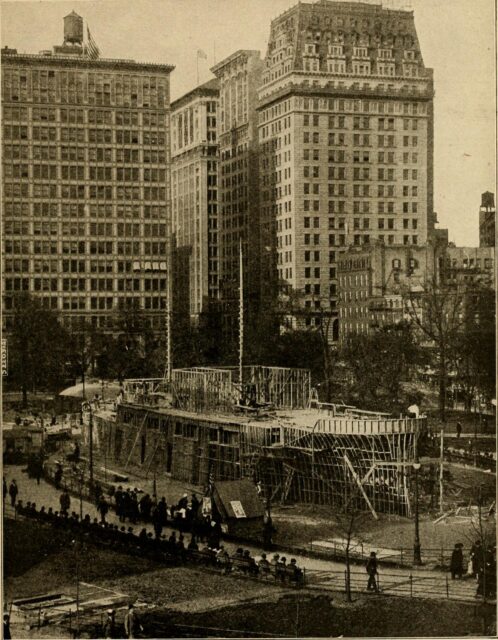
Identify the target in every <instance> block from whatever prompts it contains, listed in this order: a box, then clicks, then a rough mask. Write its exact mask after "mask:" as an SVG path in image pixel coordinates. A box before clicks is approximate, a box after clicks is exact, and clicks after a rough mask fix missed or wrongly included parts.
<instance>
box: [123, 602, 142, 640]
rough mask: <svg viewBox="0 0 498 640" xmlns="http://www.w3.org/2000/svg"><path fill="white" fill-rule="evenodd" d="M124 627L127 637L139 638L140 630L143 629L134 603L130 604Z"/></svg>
mask: <svg viewBox="0 0 498 640" xmlns="http://www.w3.org/2000/svg"><path fill="white" fill-rule="evenodd" d="M124 627H125V633H126V637H127V638H138V634H139V632H140V631H143V627H142V625H141V624H140V620H139V619H138V615H137V613H136V611H135V608H134V606H133V604H129V605H128V611H127V613H126V615H125V619H124Z"/></svg>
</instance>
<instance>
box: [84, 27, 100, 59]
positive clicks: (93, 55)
mask: <svg viewBox="0 0 498 640" xmlns="http://www.w3.org/2000/svg"><path fill="white" fill-rule="evenodd" d="M86 33H87V45H86V53H87V56H88V57H89V58H90V60H98V59H99V57H100V51H99V48H98V47H97V45H96V44H95V40H94V39H93V38H92V34H91V33H90V29H89V28H88V25H87V27H86Z"/></svg>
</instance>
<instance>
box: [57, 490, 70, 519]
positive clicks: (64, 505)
mask: <svg viewBox="0 0 498 640" xmlns="http://www.w3.org/2000/svg"><path fill="white" fill-rule="evenodd" d="M59 504H60V505H61V515H64V514H66V515H67V514H68V513H69V508H70V506H71V498H70V497H69V493H68V492H67V489H64V491H63V492H62V493H61V497H60V498H59Z"/></svg>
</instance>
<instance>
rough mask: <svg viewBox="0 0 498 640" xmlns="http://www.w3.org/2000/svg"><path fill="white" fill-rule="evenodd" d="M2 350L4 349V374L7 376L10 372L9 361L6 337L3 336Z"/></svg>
mask: <svg viewBox="0 0 498 640" xmlns="http://www.w3.org/2000/svg"><path fill="white" fill-rule="evenodd" d="M1 350H2V376H6V375H8V372H9V361H8V351H7V339H6V338H2V344H1Z"/></svg>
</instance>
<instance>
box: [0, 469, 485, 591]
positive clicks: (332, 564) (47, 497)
mask: <svg viewBox="0 0 498 640" xmlns="http://www.w3.org/2000/svg"><path fill="white" fill-rule="evenodd" d="M4 475H5V478H6V480H7V483H8V484H9V483H10V481H11V480H12V479H13V478H15V479H16V482H17V484H18V487H19V495H18V500H22V501H23V502H24V503H26V502H27V501H30V502H33V501H34V502H35V503H36V506H37V508H38V509H39V508H40V507H41V506H42V505H43V506H45V509H48V508H49V507H52V508H53V509H54V511H55V510H59V506H60V505H59V496H60V492H59V491H57V490H56V489H55V487H54V486H53V485H51V484H48V483H47V482H45V481H44V480H41V482H40V484H39V485H38V484H37V483H36V480H34V479H30V478H28V476H27V474H26V473H23V472H22V467H20V466H5V467H4ZM7 499H8V496H7ZM82 506H83V515H85V514H87V513H88V514H89V515H90V517H91V518H92V519H93V518H95V517H98V513H97V509H96V507H95V505H94V504H92V503H90V502H88V501H87V500H83V501H82ZM79 510H80V501H79V499H77V498H75V497H73V496H71V507H70V511H76V513H79ZM107 520H108V521H109V522H112V523H113V524H118V525H119V526H123V523H120V522H119V519H118V518H117V516H116V515H115V513H114V512H113V511H112V512H110V513H109V514H108V517H107ZM125 526H126V527H128V526H131V525H130V524H129V523H126V524H125ZM142 527H145V528H146V529H147V531H151V532H153V527H152V525H151V524H150V523H138V524H137V525H133V528H134V532H135V533H138V532H139V531H140V529H142ZM172 530H173V529H171V528H170V527H166V528H165V529H163V533H164V534H165V535H167V536H169V534H170V532H171V531H172ZM189 538H190V536H189V534H186V540H187V541H188V540H189ZM223 544H224V546H225V548H226V549H227V551H228V552H229V553H230V554H232V553H233V552H234V551H235V549H236V548H237V547H238V546H240V545H239V544H237V543H234V542H227V541H224V543H223ZM243 547H244V549H249V550H250V551H251V554H252V555H253V556H255V557H258V556H260V555H261V553H262V549H261V548H259V547H256V546H254V545H248V544H245V543H244V544H243ZM293 557H295V558H296V560H297V563H298V565H299V566H301V567H304V568H305V570H306V576H307V584H308V585H309V588H311V589H319V590H324V589H330V590H333V591H338V590H339V591H342V590H344V581H345V575H344V571H345V564H344V563H342V562H338V561H333V560H323V559H319V558H308V557H305V556H300V555H299V554H293ZM287 559H288V560H289V559H290V554H289V557H288V558H287ZM379 574H380V575H379V582H380V587H381V590H382V592H383V593H385V594H389V595H391V594H392V595H405V596H406V595H408V596H410V595H412V596H414V597H427V598H438V599H447V598H449V599H451V600H462V601H475V592H476V583H475V581H474V580H473V579H464V580H451V579H448V574H447V573H444V572H441V571H435V570H434V571H432V570H428V569H416V568H412V569H409V568H391V567H389V568H386V569H385V570H384V569H383V568H382V566H380V568H379ZM366 583H367V574H366V571H365V568H364V567H362V566H358V565H352V566H351V585H352V589H353V590H354V591H364V590H365V588H366Z"/></svg>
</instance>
